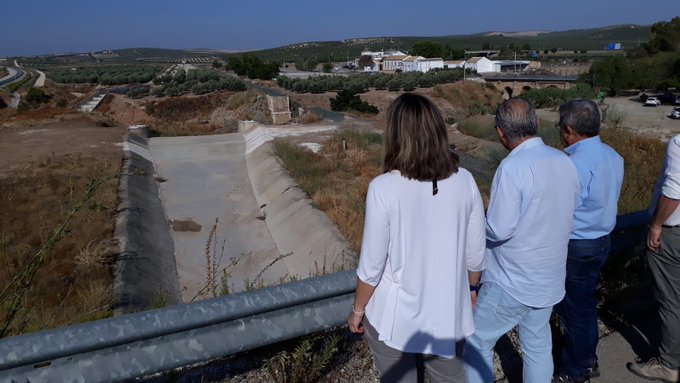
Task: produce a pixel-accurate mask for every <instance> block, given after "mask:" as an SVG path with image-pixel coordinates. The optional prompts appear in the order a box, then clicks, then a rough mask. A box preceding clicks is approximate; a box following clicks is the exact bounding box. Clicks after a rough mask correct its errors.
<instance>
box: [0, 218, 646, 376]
mask: <svg viewBox="0 0 680 383" xmlns="http://www.w3.org/2000/svg"><path fill="white" fill-rule="evenodd" d="M648 218H649V216H648V214H647V212H637V213H632V214H627V215H623V216H619V217H618V219H617V226H616V228H615V229H614V232H613V233H612V243H613V245H612V250H613V251H618V250H621V249H625V248H627V247H631V246H634V245H636V244H638V243H640V241H641V240H643V238H644V236H645V233H646V225H647V221H648ZM355 283H356V276H355V272H354V271H345V272H340V273H335V274H331V275H326V276H320V277H314V278H308V279H304V280H300V281H296V282H291V283H287V284H283V285H278V286H272V287H267V288H263V289H258V290H253V291H248V292H241V293H236V294H232V295H228V296H224V297H218V298H213V299H208V300H204V301H200V302H195V303H188V304H180V305H176V306H172V307H167V308H163V309H159V310H150V311H144V312H139V313H134V314H129V315H124V316H121V317H116V318H109V319H103V320H99V321H95V322H90V323H85V324H80V325H75V326H69V327H64V328H58V329H54V330H48V331H42V332H38V333H34V334H26V335H20V336H16V337H13V338H7V339H2V340H0V382H22V383H23V382H31V383H37V382H64V381H69V382H71V381H74V382H115V381H122V380H126V379H131V378H135V377H140V376H145V375H149V374H153V373H156V372H160V371H166V370H170V369H173V368H177V367H182V366H187V365H191V364H194V363H198V362H202V361H207V360H211V359H215V358H219V357H224V356H227V355H230V354H233V353H237V352H241V351H246V350H250V349H253V348H257V347H261V346H266V345H269V344H273V343H276V342H280V341H284V340H287V339H292V338H296V337H300V336H303V335H307V334H312V333H315V332H319V331H322V330H324V329H328V328H332V327H336V326H339V325H342V324H344V323H345V320H346V315H347V312H348V310H349V307H350V304H351V303H352V300H353V295H354V288H355Z"/></svg>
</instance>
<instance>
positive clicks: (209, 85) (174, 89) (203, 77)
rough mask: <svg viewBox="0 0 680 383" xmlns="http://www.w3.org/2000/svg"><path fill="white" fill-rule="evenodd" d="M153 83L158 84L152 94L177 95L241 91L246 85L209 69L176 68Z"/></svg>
mask: <svg viewBox="0 0 680 383" xmlns="http://www.w3.org/2000/svg"><path fill="white" fill-rule="evenodd" d="M153 82H154V84H155V85H160V86H158V87H156V88H154V89H153V90H151V94H152V95H154V96H178V95H180V94H184V93H188V92H192V93H194V94H204V93H208V92H214V91H219V90H229V91H243V90H246V85H245V84H244V83H243V81H241V80H239V79H238V78H235V77H233V76H229V75H226V74H224V73H220V72H218V71H215V70H210V69H191V70H189V71H184V70H183V69H180V70H178V71H177V72H176V73H175V74H165V75H162V76H159V77H157V78H155V79H154V80H153Z"/></svg>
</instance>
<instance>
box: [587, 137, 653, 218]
mask: <svg viewBox="0 0 680 383" xmlns="http://www.w3.org/2000/svg"><path fill="white" fill-rule="evenodd" d="M601 137H602V141H604V142H605V143H607V144H609V145H610V146H611V147H612V148H614V150H616V151H617V152H618V153H619V154H620V155H621V156H622V157H623V161H624V168H625V169H624V176H623V186H622V187H621V197H620V198H619V210H618V213H619V214H626V213H632V212H634V211H639V210H645V209H647V207H648V206H649V201H650V200H651V196H652V187H653V186H654V183H655V182H656V178H657V177H658V175H659V171H660V170H661V165H662V164H663V157H664V155H665V151H666V149H665V148H666V145H665V144H664V143H663V142H661V141H659V140H658V139H656V138H652V137H646V136H644V135H641V134H636V133H635V132H633V131H631V130H628V129H624V128H604V129H602V132H601Z"/></svg>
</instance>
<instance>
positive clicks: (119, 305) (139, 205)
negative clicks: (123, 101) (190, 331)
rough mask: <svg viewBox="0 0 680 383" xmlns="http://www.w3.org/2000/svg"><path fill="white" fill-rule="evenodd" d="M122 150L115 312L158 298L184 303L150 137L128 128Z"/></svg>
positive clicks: (136, 308)
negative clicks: (159, 193) (152, 155)
mask: <svg viewBox="0 0 680 383" xmlns="http://www.w3.org/2000/svg"><path fill="white" fill-rule="evenodd" d="M123 149H124V150H123V152H124V160H123V171H122V175H121V178H120V184H119V199H120V201H121V204H120V206H119V208H118V214H117V221H116V233H115V237H116V238H117V240H118V241H119V246H120V249H121V255H120V256H119V257H118V260H117V262H116V268H115V279H114V296H115V305H114V312H115V314H116V315H119V314H124V313H126V312H133V311H140V310H145V309H149V308H152V307H153V306H154V305H155V304H156V303H157V302H165V303H168V304H176V303H179V302H180V293H179V280H178V275H177V268H176V263H175V257H174V248H173V242H172V238H171V237H170V227H169V225H168V221H167V219H166V216H165V210H164V209H163V203H162V201H161V199H160V197H159V195H158V186H157V184H156V181H155V179H154V177H155V175H156V169H155V167H154V164H153V162H152V158H151V152H150V150H149V147H148V144H147V138H146V136H144V135H143V132H142V133H141V134H133V133H128V136H127V138H126V141H125V143H124V148H123Z"/></svg>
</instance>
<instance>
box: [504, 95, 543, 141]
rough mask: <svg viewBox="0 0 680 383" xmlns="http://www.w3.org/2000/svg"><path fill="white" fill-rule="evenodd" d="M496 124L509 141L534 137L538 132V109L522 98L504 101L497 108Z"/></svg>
mask: <svg viewBox="0 0 680 383" xmlns="http://www.w3.org/2000/svg"><path fill="white" fill-rule="evenodd" d="M496 126H497V127H499V128H500V129H501V130H502V131H503V135H504V136H505V138H506V139H507V140H508V141H509V142H515V141H517V140H519V139H521V138H524V137H533V136H535V135H536V133H537V132H538V118H536V109H534V107H533V106H532V105H531V103H529V101H527V100H524V99H522V98H511V99H509V100H506V101H503V103H502V104H500V105H499V106H498V109H496Z"/></svg>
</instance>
